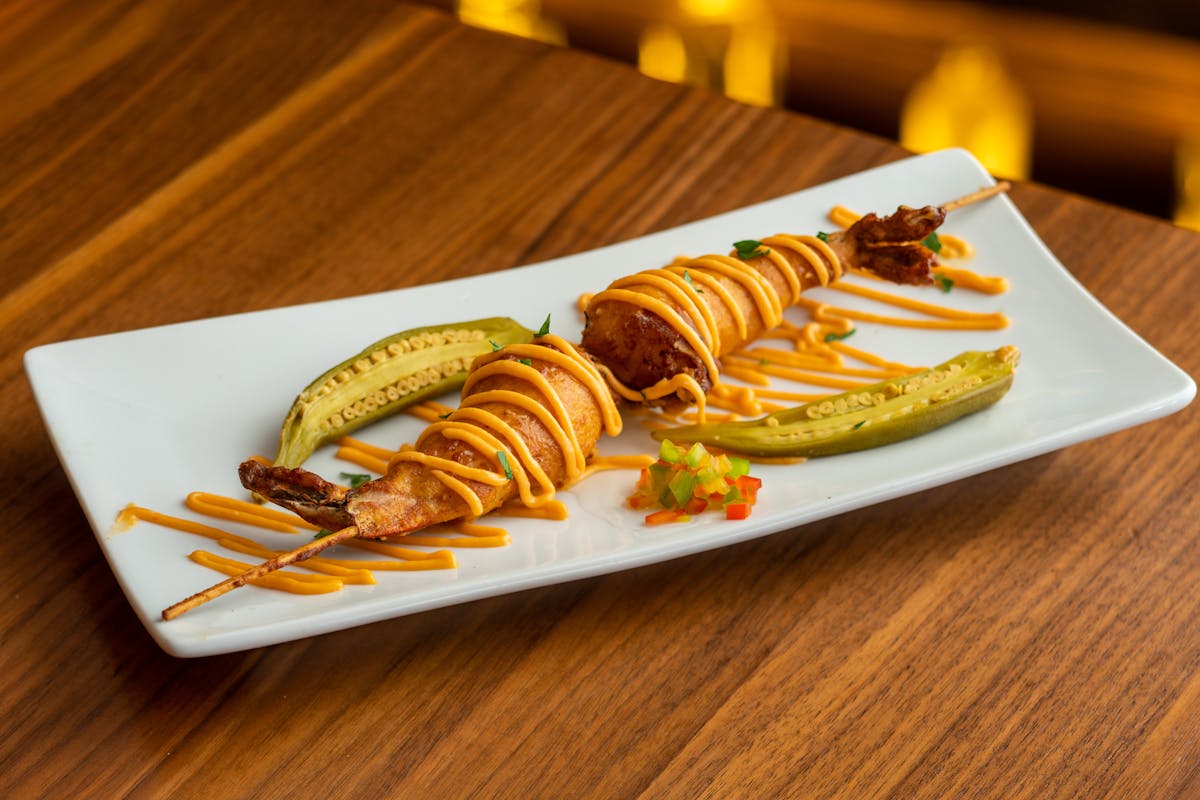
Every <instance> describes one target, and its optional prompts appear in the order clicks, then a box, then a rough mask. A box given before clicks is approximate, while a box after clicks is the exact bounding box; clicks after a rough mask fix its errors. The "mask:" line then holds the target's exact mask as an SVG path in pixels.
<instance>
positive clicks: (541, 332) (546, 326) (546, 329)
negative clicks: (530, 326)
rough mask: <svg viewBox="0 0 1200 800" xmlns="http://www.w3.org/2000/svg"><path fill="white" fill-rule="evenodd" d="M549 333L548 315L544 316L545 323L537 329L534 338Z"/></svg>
mask: <svg viewBox="0 0 1200 800" xmlns="http://www.w3.org/2000/svg"><path fill="white" fill-rule="evenodd" d="M548 333H550V315H549V314H547V315H546V321H545V322H543V323H542V327H540V328H538V332H537V333H535V334H534V336H545V335H546V334H548Z"/></svg>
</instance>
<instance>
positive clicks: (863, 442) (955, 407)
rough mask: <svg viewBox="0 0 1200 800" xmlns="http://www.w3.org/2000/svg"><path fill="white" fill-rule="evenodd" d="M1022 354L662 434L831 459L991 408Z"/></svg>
mask: <svg viewBox="0 0 1200 800" xmlns="http://www.w3.org/2000/svg"><path fill="white" fill-rule="evenodd" d="M1019 361H1020V351H1019V350H1017V348H1016V347H1013V346H1011V345H1009V346H1006V347H1001V348H1000V349H998V350H994V351H984V352H981V351H971V352H966V353H962V354H960V355H958V356H956V357H954V358H952V359H950V360H949V361H947V362H946V363H944V364H941V365H939V366H937V367H934V368H933V369H929V370H925V371H923V372H918V373H915V374H913V375H907V376H904V377H901V378H891V379H889V380H886V381H882V382H880V383H877V384H874V385H872V386H865V387H863V388H862V389H858V390H856V391H852V392H845V393H843V394H839V395H834V396H832V397H827V398H824V399H822V400H817V401H814V402H811V403H806V404H804V405H802V406H797V407H795V408H789V409H787V410H785V411H777V412H775V413H774V414H768V415H767V416H765V417H761V418H759V419H754V420H744V421H738V422H719V423H707V424H701V425H685V426H683V427H679V428H670V429H666V430H659V431H654V432H653V434H652V435H653V436H654V438H655V439H659V440H662V439H666V438H670V439H671V440H673V441H676V442H701V443H703V444H706V445H711V446H713V447H718V448H721V449H722V450H727V451H729V452H733V453H742V454H744V455H751V456H774V457H798V456H805V457H809V456H830V455H836V454H838V453H850V452H853V451H855V450H866V449H868V448H872V447H879V446H880V445H885V444H891V443H892V442H898V441H901V440H904V439H910V438H912V437H914V436H920V435H921V434H923V433H926V432H928V431H931V430H933V429H935V428H939V427H941V426H943V425H946V424H948V423H950V422H953V421H954V420H956V419H958V418H959V417H962V416H964V415H966V414H970V413H972V412H975V411H979V410H981V409H983V408H986V407H988V406H990V405H992V404H993V403H995V402H996V401H997V400H999V399H1000V398H1001V397H1003V396H1004V394H1005V393H1006V392H1007V391H1008V388H1009V387H1010V386H1011V385H1012V380H1013V372H1014V371H1015V370H1016V367H1017V363H1018V362H1019Z"/></svg>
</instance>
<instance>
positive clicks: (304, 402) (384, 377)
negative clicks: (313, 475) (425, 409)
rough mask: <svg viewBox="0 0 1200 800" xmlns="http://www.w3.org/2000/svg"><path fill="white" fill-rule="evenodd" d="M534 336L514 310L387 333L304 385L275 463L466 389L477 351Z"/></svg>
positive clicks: (299, 459)
mask: <svg viewBox="0 0 1200 800" xmlns="http://www.w3.org/2000/svg"><path fill="white" fill-rule="evenodd" d="M532 340H533V332H532V331H530V330H529V329H527V328H524V327H522V326H521V325H519V324H517V323H516V322H514V321H513V320H511V319H508V318H507V317H491V318H488V319H478V320H472V321H470V322H458V323H451V324H446V325H433V326H428V327H423V328H413V329H412V330H407V331H402V332H400V333H396V334H393V335H391V336H388V337H387V338H384V339H380V340H379V341H378V342H375V343H374V344H372V345H370V346H369V347H367V348H366V349H365V350H363V351H362V352H361V353H358V354H357V355H355V356H352V357H351V358H348V359H346V360H345V361H343V362H342V363H340V364H338V365H337V366H335V367H333V368H332V369H329V370H326V371H325V372H324V373H322V374H321V375H320V376H319V377H318V378H317V379H316V380H314V381H313V382H312V383H310V384H309V385H308V386H307V387H305V388H304V390H303V391H302V392H300V394H299V395H298V396H297V397H296V401H295V402H294V403H293V404H292V408H291V410H290V411H288V414H287V416H286V417H285V418H284V421H283V427H282V429H281V430H280V433H279V453H278V455H276V456H275V465H276V466H284V467H298V466H300V465H301V464H303V463H304V462H305V460H306V459H308V457H309V456H310V455H312V453H313V451H314V450H316V449H317V448H318V447H320V446H321V445H322V444H325V443H326V442H330V441H333V440H335V439H337V438H339V437H341V436H345V435H347V434H349V433H350V432H352V431H354V430H357V429H358V428H361V427H362V426H364V425H367V424H368V423H371V422H375V421H376V420H379V419H382V418H383V417H386V416H389V415H391V414H395V413H396V412H398V411H402V410H403V409H405V408H407V407H408V406H411V405H413V404H415V403H419V402H422V401H423V400H427V399H429V398H431V397H436V396H437V395H440V394H443V393H445V392H449V391H453V390H455V389H458V388H461V387H462V385H463V383H464V382H465V381H466V379H467V371H468V369H469V367H470V366H471V362H472V361H473V360H474V359H475V357H476V356H479V355H483V354H484V353H490V352H492V350H493V349H498V348H499V347H502V346H504V345H507V344H516V343H518V342H529V341H532Z"/></svg>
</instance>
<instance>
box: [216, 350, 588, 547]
mask: <svg viewBox="0 0 1200 800" xmlns="http://www.w3.org/2000/svg"><path fill="white" fill-rule="evenodd" d="M531 366H532V367H533V368H534V369H536V370H537V371H538V372H539V373H541V374H542V376H543V377H545V379H546V381H547V383H548V384H549V385H550V387H551V388H552V390H553V392H554V393H555V394H556V395H557V397H558V398H559V400H560V401H561V402H562V404H563V407H564V408H565V409H566V410H567V414H568V417H569V418H570V421H571V425H572V426H573V428H574V431H575V437H576V440H577V441H578V442H579V444H580V447H581V448H582V449H583V452H584V453H585V454H586V453H590V452H591V451H592V450H593V449H594V448H595V446H596V442H597V441H598V440H599V438H600V430H601V427H602V423H601V416H600V408H599V406H598V405H597V403H596V400H595V398H594V397H593V396H592V393H591V390H590V389H588V387H587V386H586V385H584V384H583V383H581V382H580V381H579V379H578V378H576V377H575V376H574V375H573V374H571V373H570V372H569V371H568V370H566V369H563V368H561V367H559V366H556V365H554V364H551V363H548V362H544V361H538V360H536V359H535V360H533V361H532V364H531ZM493 390H507V391H512V392H516V393H518V394H521V395H525V396H528V397H531V398H533V399H534V400H536V401H537V402H538V403H540V404H543V405H546V406H549V404H550V401H549V399H548V398H546V397H544V396H542V393H541V391H539V390H538V389H537V388H535V387H534V386H533V385H532V384H531V383H529V382H528V381H525V380H522V379H519V378H514V377H512V376H508V375H492V376H489V377H486V378H483V379H481V380H479V381H478V382H477V383H475V384H474V385H473V386H472V387H471V389H470V391H468V392H467V393H466V394H465V395H464V398H463V399H464V401H466V400H467V399H468V398H470V397H472V396H475V395H479V394H482V393H483V392H488V391H493ZM478 408H480V409H481V410H484V411H489V412H491V413H493V414H495V415H496V416H497V417H498V418H499V419H500V420H502V421H503V422H504V423H506V424H508V425H509V426H511V427H512V428H513V429H514V431H516V434H517V435H518V436H519V437H520V438H521V439H522V440H523V441H524V442H525V444H526V446H527V447H528V448H529V451H530V453H531V455H532V456H533V459H534V460H535V461H536V462H537V463H538V465H539V466H540V467H541V468H542V469H543V470H544V471H545V472H546V475H547V477H548V478H549V479H550V481H551V482H552V483H553V484H554V485H555V486H561V485H562V484H563V482H564V481H565V480H566V479H567V476H568V473H569V468H568V464H567V462H566V460H565V457H564V454H563V452H562V448H561V447H560V446H559V443H558V442H557V440H556V439H555V438H554V436H553V435H552V433H551V432H550V431H549V430H548V429H547V428H546V426H545V425H544V424H543V423H542V421H541V420H539V419H538V418H537V416H536V415H535V414H533V413H531V412H530V411H528V410H526V409H524V408H520V407H518V406H516V405H513V404H511V403H506V402H488V403H483V404H480V405H479V406H478ZM500 438H501V440H503V437H500ZM418 449H419V450H420V452H422V453H425V454H426V455H429V456H433V457H436V458H444V459H447V460H450V461H454V462H456V463H459V464H462V465H464V466H468V467H475V468H478V469H484V470H491V471H494V470H495V469H496V467H495V463H496V462H495V459H494V458H493V455H494V454H491V453H483V452H480V451H479V450H478V449H476V448H475V447H474V446H473V445H471V444H468V443H467V442H464V441H461V440H456V439H452V438H447V437H445V436H443V435H442V434H441V433H439V432H437V431H434V432H432V433H430V434H429V435H428V436H426V437H424V438H423V439H422V440H421V442H420V446H419V448H418ZM239 475H240V476H241V479H242V484H243V485H244V486H245V487H246V488H247V489H250V490H251V491H254V492H256V493H258V494H261V495H263V496H264V497H267V498H268V499H270V500H272V501H273V502H276V503H279V504H280V505H283V506H284V507H286V508H290V509H292V510H293V511H295V512H296V513H297V514H299V515H300V516H301V517H303V518H305V519H307V520H309V521H311V522H313V523H314V524H318V525H322V526H323V527H326V528H329V529H331V530H333V529H336V528H341V527H346V526H348V525H355V526H357V528H358V530H359V535H360V536H362V537H365V538H379V537H383V536H394V535H398V534H403V533H408V532H411V531H415V530H420V529H422V528H426V527H428V526H430V525H435V524H438V523H441V522H449V521H452V520H457V519H462V518H465V517H468V516H469V515H470V509H469V508H468V506H467V504H466V502H465V501H464V500H463V499H462V498H461V497H460V496H459V495H458V494H457V493H455V492H454V491H453V490H452V489H450V488H448V487H447V486H446V485H445V484H444V483H443V482H442V481H441V480H439V479H438V478H437V476H436V475H435V474H434V472H433V469H431V468H430V467H427V466H425V465H424V464H420V463H417V462H414V461H403V460H401V461H394V462H393V463H392V464H391V465H390V466H389V468H388V472H387V474H386V475H384V476H383V477H381V478H377V479H376V480H373V481H369V482H367V483H364V484H363V485H362V486H359V487H358V488H357V489H352V490H350V491H348V492H347V491H345V490H344V489H342V488H341V487H337V486H335V485H334V484H330V483H328V482H327V481H324V480H323V479H321V478H320V477H318V476H316V475H314V474H313V473H311V472H307V471H305V470H301V469H285V468H282V467H266V466H264V465H262V464H260V463H258V462H251V461H248V462H246V463H245V464H243V465H242V467H241V468H240V469H239ZM464 483H465V484H466V485H467V486H468V487H470V489H471V491H472V492H473V493H474V494H475V495H476V496H477V497H478V498H479V501H480V503H481V504H482V506H483V513H487V512H488V511H493V510H495V509H496V508H498V507H499V506H501V505H503V504H504V503H505V502H506V501H508V500H510V499H512V498H513V497H515V496H516V494H517V485H516V483H515V481H511V480H509V481H505V482H504V483H502V484H500V485H498V486H491V485H488V484H484V483H480V482H478V481H473V480H466V481H464Z"/></svg>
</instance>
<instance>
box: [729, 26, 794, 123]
mask: <svg viewBox="0 0 1200 800" xmlns="http://www.w3.org/2000/svg"><path fill="white" fill-rule="evenodd" d="M782 53H783V50H782V48H780V47H779V45H778V42H777V41H776V37H775V31H774V29H773V28H772V27H771V26H769V25H754V24H750V25H742V26H736V27H734V29H733V30H732V32H731V33H730V36H729V48H728V49H727V50H726V51H725V94H727V95H729V96H730V97H732V98H733V99H735V100H741V101H742V102H743V103H750V104H751V105H757V106H769V105H774V104H775V103H776V102H777V101H778V99H779V98H778V95H779V91H778V87H779V82H780V77H781V75H782V73H783V64H782V63H781V62H782Z"/></svg>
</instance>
